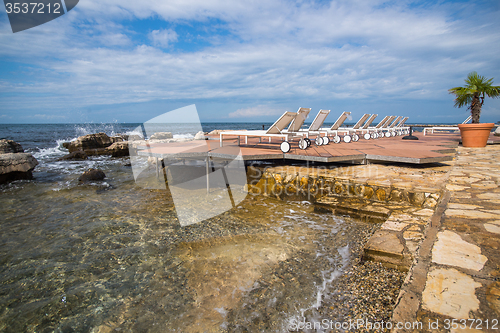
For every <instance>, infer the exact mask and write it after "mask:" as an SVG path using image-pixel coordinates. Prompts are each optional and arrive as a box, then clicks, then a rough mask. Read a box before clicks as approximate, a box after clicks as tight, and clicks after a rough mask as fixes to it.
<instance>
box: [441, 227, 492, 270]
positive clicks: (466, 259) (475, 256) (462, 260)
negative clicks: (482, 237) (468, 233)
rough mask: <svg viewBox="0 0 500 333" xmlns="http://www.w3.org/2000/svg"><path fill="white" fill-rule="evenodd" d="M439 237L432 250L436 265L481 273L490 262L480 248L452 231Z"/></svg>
mask: <svg viewBox="0 0 500 333" xmlns="http://www.w3.org/2000/svg"><path fill="white" fill-rule="evenodd" d="M437 237H438V239H437V241H436V243H434V248H433V249H432V262H434V263H437V264H442V265H449V266H456V267H462V268H465V269H471V270H475V271H480V270H481V269H482V268H483V267H484V264H485V263H486V261H487V260H488V258H486V257H485V256H484V255H482V254H481V248H480V247H479V246H477V245H474V244H471V243H468V242H466V241H464V240H463V239H462V238H461V237H460V235H458V234H456V233H454V232H452V231H449V230H445V231H442V232H439V233H438V235H437Z"/></svg>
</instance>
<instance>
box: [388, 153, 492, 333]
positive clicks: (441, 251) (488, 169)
mask: <svg viewBox="0 0 500 333" xmlns="http://www.w3.org/2000/svg"><path fill="white" fill-rule="evenodd" d="M499 156H500V146H498V145H496V146H487V147H486V148H463V147H459V148H458V151H457V157H456V161H455V162H454V165H453V167H452V169H451V171H450V172H449V178H448V180H447V182H446V190H447V191H446V193H445V195H444V197H443V200H442V201H441V203H440V204H439V206H438V207H437V209H436V212H435V213H434V215H433V218H434V219H433V221H432V222H431V225H430V227H429V228H428V230H427V232H426V236H425V238H426V239H425V241H424V242H423V243H422V245H421V247H420V250H419V254H418V258H417V260H416V262H415V263H414V266H413V267H412V270H411V272H410V274H409V275H408V277H407V280H406V282H405V284H404V285H403V287H402V290H401V294H400V299H399V302H398V304H397V306H396V309H395V311H394V316H393V322H420V323H422V324H423V326H422V327H421V328H419V329H407V330H405V329H402V330H395V331H401V332H403V331H405V332H406V331H407V332H436V331H439V332H498V331H500V323H499V322H498V320H499V319H500V282H499V277H500V252H499V248H500V215H499V213H500V209H499V204H500V187H499V185H500V161H499V160H498V157H499Z"/></svg>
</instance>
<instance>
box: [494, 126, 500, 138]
mask: <svg viewBox="0 0 500 333" xmlns="http://www.w3.org/2000/svg"><path fill="white" fill-rule="evenodd" d="M495 136H500V127H497V129H496V130H495Z"/></svg>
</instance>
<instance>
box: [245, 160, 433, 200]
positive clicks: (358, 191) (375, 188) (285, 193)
mask: <svg viewBox="0 0 500 333" xmlns="http://www.w3.org/2000/svg"><path fill="white" fill-rule="evenodd" d="M311 170H313V169H311ZM301 171H303V168H300V169H298V168H294V167H289V168H279V169H277V170H276V169H274V168H272V169H265V168H256V167H253V166H249V167H248V169H247V175H248V191H249V192H250V193H252V194H261V195H265V196H270V197H274V198H277V199H281V200H309V201H311V202H316V201H317V200H318V199H320V198H323V197H325V196H328V197H341V198H359V199H364V200H369V201H375V202H385V203H400V202H406V203H409V204H411V205H413V206H415V207H423V208H434V207H435V206H436V204H437V202H438V200H439V197H440V196H441V192H442V190H441V189H430V188H427V189H422V188H415V187H411V188H404V187H397V186H395V185H392V184H390V183H388V182H386V181H373V180H369V179H361V180H360V179H351V178H349V177H348V176H344V175H342V176H334V175H331V174H328V173H322V172H320V173H314V172H307V173H306V172H301Z"/></svg>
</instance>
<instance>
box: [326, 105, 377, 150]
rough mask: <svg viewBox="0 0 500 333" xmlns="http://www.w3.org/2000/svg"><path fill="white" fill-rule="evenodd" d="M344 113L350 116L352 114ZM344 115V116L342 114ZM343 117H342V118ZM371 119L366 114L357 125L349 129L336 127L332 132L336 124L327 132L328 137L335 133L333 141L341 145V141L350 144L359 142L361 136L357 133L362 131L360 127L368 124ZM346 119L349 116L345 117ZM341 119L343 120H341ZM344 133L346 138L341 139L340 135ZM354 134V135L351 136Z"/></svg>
mask: <svg viewBox="0 0 500 333" xmlns="http://www.w3.org/2000/svg"><path fill="white" fill-rule="evenodd" d="M344 113H348V114H350V112H344ZM342 115H344V114H342ZM341 117H342V116H341ZM369 117H370V114H367V113H365V114H364V115H363V116H361V118H360V119H359V120H358V121H357V122H356V124H355V125H354V126H353V127H351V128H349V127H340V126H338V127H336V128H335V129H334V130H332V129H333V128H334V127H335V125H336V123H335V124H334V126H332V129H330V131H328V132H327V135H328V134H330V133H335V135H334V137H333V139H332V141H333V142H335V143H340V141H341V140H343V141H344V142H346V143H349V142H351V141H354V142H356V141H358V140H359V136H358V135H357V131H358V130H359V129H360V127H361V126H362V125H363V124H364V123H365V122H366V120H367V119H368V118H369ZM345 118H347V116H345ZM345 118H343V120H342V123H343V122H344V121H345ZM339 119H341V118H339ZM339 132H340V133H343V134H344V137H343V138H342V139H341V138H340V136H339V135H338V133H339ZM351 133H352V135H351Z"/></svg>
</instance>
